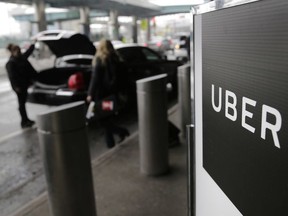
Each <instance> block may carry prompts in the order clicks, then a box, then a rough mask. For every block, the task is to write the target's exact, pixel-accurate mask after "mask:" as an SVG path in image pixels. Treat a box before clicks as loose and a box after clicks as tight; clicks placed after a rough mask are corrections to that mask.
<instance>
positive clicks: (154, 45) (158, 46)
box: [144, 36, 173, 57]
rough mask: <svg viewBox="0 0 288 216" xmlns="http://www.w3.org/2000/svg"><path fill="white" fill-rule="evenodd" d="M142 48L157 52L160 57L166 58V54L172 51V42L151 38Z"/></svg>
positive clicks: (160, 38) (166, 39)
mask: <svg viewBox="0 0 288 216" xmlns="http://www.w3.org/2000/svg"><path fill="white" fill-rule="evenodd" d="M144 46H147V47H148V48H150V49H152V50H154V51H156V52H158V53H159V54H160V55H161V56H164V57H165V56H166V52H167V51H169V50H173V44H172V40H171V39H169V38H164V37H159V36H158V37H153V38H152V39H151V40H150V41H148V42H147V44H145V45H144Z"/></svg>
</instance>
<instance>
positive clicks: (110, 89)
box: [87, 40, 129, 148]
mask: <svg viewBox="0 0 288 216" xmlns="http://www.w3.org/2000/svg"><path fill="white" fill-rule="evenodd" d="M92 65H93V69H92V76H91V81H90V85H89V89H88V96H87V102H88V103H90V102H91V101H96V102H97V101H101V100H102V99H104V98H105V97H107V96H110V95H112V94H117V93H118V92H119V88H120V86H121V83H119V79H118V77H117V66H119V58H118V56H117V54H116V52H115V50H114V47H113V45H112V43H111V41H109V40H101V41H100V43H99V45H98V47H97V53H96V55H95V57H94V59H93V63H92ZM100 123H101V124H102V125H103V126H104V127H105V130H106V134H105V138H106V143H107V146H108V147H109V148H112V147H114V146H115V141H114V137H113V134H117V135H118V136H119V138H120V140H119V142H121V141H123V140H124V139H125V138H126V136H129V132H128V130H127V129H126V128H122V127H119V126H116V125H115V124H113V122H112V120H111V118H105V119H103V120H101V122H100Z"/></svg>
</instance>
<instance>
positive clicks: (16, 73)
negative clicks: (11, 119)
mask: <svg viewBox="0 0 288 216" xmlns="http://www.w3.org/2000/svg"><path fill="white" fill-rule="evenodd" d="M7 50H8V51H9V52H10V58H9V60H8V62H7V63H6V70H7V73H8V78H9V80H10V83H11V87H12V89H13V91H14V92H15V93H16V95H17V99H18V105H19V113H20V116H21V127H22V128H27V127H31V126H32V125H33V124H34V123H35V122H34V121H32V120H30V119H29V118H28V116H27V112H26V106H25V104H26V101H27V96H28V94H27V89H28V87H29V85H31V84H32V82H33V80H35V79H36V77H37V72H36V70H35V69H34V68H33V66H32V65H31V64H30V62H29V61H28V57H29V56H30V55H31V54H32V52H33V50H34V44H33V45H31V46H30V47H29V49H28V50H27V51H26V52H25V53H23V54H22V53H21V49H20V47H19V46H18V45H16V44H9V45H8V46H7Z"/></svg>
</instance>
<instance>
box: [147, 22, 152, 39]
mask: <svg viewBox="0 0 288 216" xmlns="http://www.w3.org/2000/svg"><path fill="white" fill-rule="evenodd" d="M150 21H151V19H150V18H147V39H146V40H147V41H150V40H151V25H150Z"/></svg>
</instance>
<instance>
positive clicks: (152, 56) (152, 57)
mask: <svg viewBox="0 0 288 216" xmlns="http://www.w3.org/2000/svg"><path fill="white" fill-rule="evenodd" d="M142 52H143V54H144V56H145V59H146V60H147V61H159V60H161V57H160V56H159V55H158V54H157V53H155V52H154V51H152V50H149V49H147V48H142Z"/></svg>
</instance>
